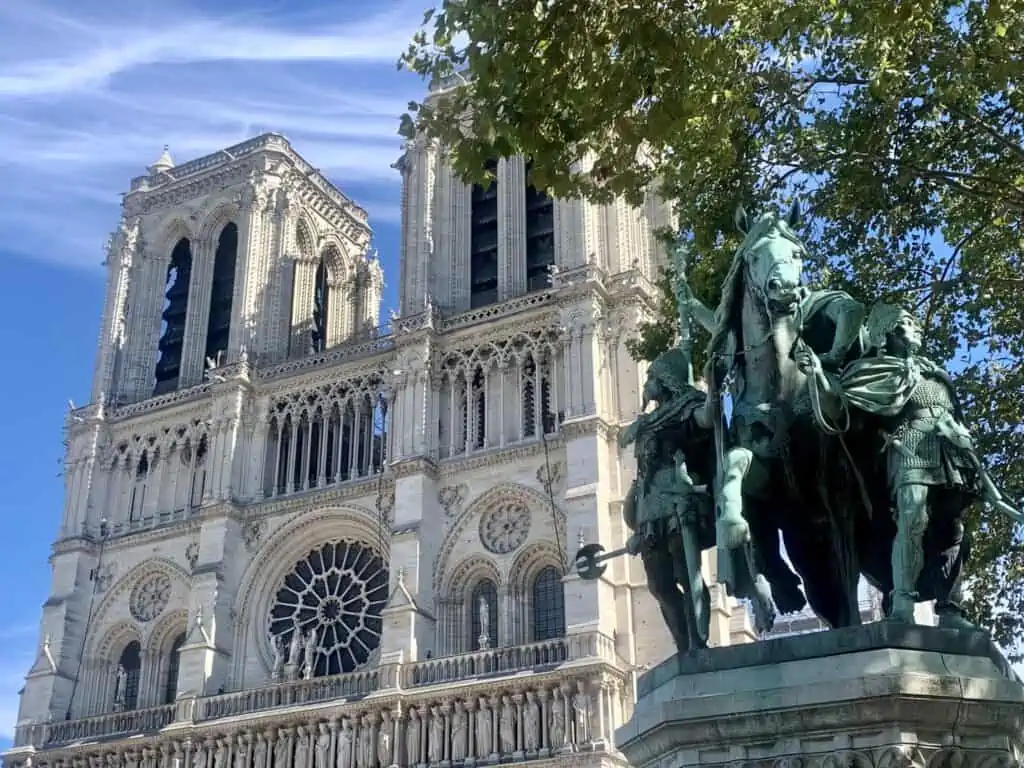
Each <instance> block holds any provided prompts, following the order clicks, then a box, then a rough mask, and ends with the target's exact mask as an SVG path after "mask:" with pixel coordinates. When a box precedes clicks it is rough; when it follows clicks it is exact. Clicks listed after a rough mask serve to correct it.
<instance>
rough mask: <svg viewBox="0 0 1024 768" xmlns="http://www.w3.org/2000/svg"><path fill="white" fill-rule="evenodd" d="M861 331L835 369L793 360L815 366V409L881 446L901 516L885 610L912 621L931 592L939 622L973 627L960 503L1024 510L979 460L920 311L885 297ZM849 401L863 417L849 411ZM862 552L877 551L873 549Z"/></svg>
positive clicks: (809, 359) (810, 356)
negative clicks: (963, 600)
mask: <svg viewBox="0 0 1024 768" xmlns="http://www.w3.org/2000/svg"><path fill="white" fill-rule="evenodd" d="M865 335H866V337H867V347H868V348H867V350H866V354H865V355H864V356H863V357H862V358H860V359H858V360H854V361H853V362H851V363H850V364H849V365H847V366H846V367H845V368H843V370H842V371H841V372H839V373H838V375H833V374H830V373H828V372H826V371H825V369H824V366H823V365H822V363H821V361H820V360H819V359H818V358H817V356H816V355H815V354H814V353H813V352H812V351H811V350H809V349H802V350H800V351H799V352H798V353H797V362H798V364H799V365H800V367H801V368H802V369H803V370H805V371H807V372H809V373H811V374H812V375H813V376H814V385H813V388H814V390H815V398H816V399H818V398H820V402H821V404H822V408H821V411H820V415H819V418H822V417H827V418H828V419H829V420H830V421H831V422H836V421H838V422H841V423H845V424H847V425H850V426H848V427H847V428H846V430H843V431H847V430H849V429H850V428H851V427H854V428H856V429H858V430H860V431H861V432H862V433H865V434H866V436H867V437H868V438H869V439H868V440H867V441H864V442H863V443H862V444H864V445H866V446H868V447H869V448H875V446H876V445H878V446H879V447H880V451H879V452H880V453H881V454H882V455H883V456H884V462H885V468H884V469H885V471H884V479H885V483H884V493H885V497H884V500H883V502H882V503H883V504H885V503H886V502H889V504H890V505H891V507H892V508H893V511H894V515H893V517H894V518H895V531H894V532H892V535H891V536H887V537H885V538H884V539H883V541H881V542H879V543H881V544H884V543H885V541H886V540H888V541H891V548H890V551H891V555H890V561H891V569H892V571H891V579H887V580H885V582H884V583H883V584H879V585H878V586H882V587H886V586H887V587H889V588H890V591H889V594H888V599H887V604H886V613H887V614H888V615H889V616H890V617H891V618H893V619H896V620H899V621H905V622H910V623H912V622H913V621H914V606H915V604H916V603H917V602H918V601H920V600H935V610H936V613H937V614H938V616H939V624H940V626H946V627H953V628H967V627H970V626H971V625H970V624H969V623H968V622H967V621H966V619H964V617H963V611H962V608H961V606H960V603H959V599H960V591H961V577H962V571H963V566H964V563H965V561H966V558H967V556H968V554H969V549H970V547H969V541H968V540H966V539H965V535H964V526H963V513H964V512H965V510H966V509H967V507H968V506H970V505H971V504H972V503H974V502H976V501H983V502H987V503H989V504H991V505H992V506H993V507H995V508H996V509H998V510H999V511H1001V512H1003V513H1004V514H1007V515H1009V516H1010V517H1011V518H1012V519H1014V520H1016V521H1018V522H1020V520H1021V515H1020V513H1019V512H1018V511H1017V510H1015V509H1014V508H1013V507H1012V506H1011V505H1010V504H1008V503H1007V502H1006V501H1005V500H1004V499H1003V496H1002V494H1001V493H1000V492H999V490H998V489H997V488H996V487H995V485H994V484H993V482H992V480H991V478H989V476H988V473H987V472H986V471H985V469H984V467H983V466H982V463H981V460H980V458H979V457H978V454H977V452H976V450H975V447H974V441H973V439H972V437H971V433H970V430H969V429H968V428H967V426H966V425H965V423H964V416H963V412H962V411H961V408H960V403H959V400H958V398H957V396H956V391H955V389H954V387H953V383H952V381H951V380H950V378H949V376H948V375H947V374H946V372H945V371H944V370H942V369H941V368H940V367H939V366H938V365H936V364H935V363H933V362H932V361H931V360H928V359H927V358H925V357H923V356H922V355H921V354H920V351H921V342H922V338H921V328H920V326H919V324H918V321H917V319H916V318H915V317H914V316H913V315H912V314H911V313H910V312H908V311H907V310H906V309H904V308H903V307H900V306H898V305H895V304H888V303H879V304H876V305H875V306H874V307H873V308H872V310H871V313H870V315H869V316H868V319H867V322H866V324H865ZM849 410H853V411H857V412H859V413H858V415H859V418H858V419H856V420H854V419H851V418H849V413H848V411H849ZM822 427H823V428H824V429H828V428H829V427H830V423H828V422H824V421H823V423H822ZM871 437H874V438H876V439H875V440H871V439H870V438H871ZM867 468H868V469H869V467H867ZM863 474H864V476H870V475H869V474H868V473H863ZM875 496H876V498H877V497H878V494H877V493H875ZM887 506H888V505H887ZM863 554H864V555H865V556H866V559H867V560H870V559H871V554H872V553H870V552H865V553H863Z"/></svg>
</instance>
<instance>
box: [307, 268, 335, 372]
mask: <svg viewBox="0 0 1024 768" xmlns="http://www.w3.org/2000/svg"><path fill="white" fill-rule="evenodd" d="M329 275H330V272H329V270H328V267H327V262H326V261H325V260H324V258H323V257H322V256H321V257H320V261H319V262H318V263H317V265H316V273H315V275H314V276H313V330H312V332H311V341H312V347H313V353H314V354H319V353H321V352H324V351H325V350H326V349H327V345H328V322H329V318H330V311H331V301H330V299H331V281H330V277H329Z"/></svg>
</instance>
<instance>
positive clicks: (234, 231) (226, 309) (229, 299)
mask: <svg viewBox="0 0 1024 768" xmlns="http://www.w3.org/2000/svg"><path fill="white" fill-rule="evenodd" d="M237 262H238V225H237V224H235V223H234V222H233V221H229V222H228V223H227V224H225V225H224V226H223V228H221V230H220V235H218V237H217V249H216V251H215V252H214V255H213V279H212V281H211V284H210V312H209V316H208V319H207V323H206V349H205V351H204V355H205V357H206V359H207V360H213V361H214V362H215V363H216V364H217V365H222V364H223V363H224V362H225V360H224V358H225V357H226V356H227V352H228V344H229V342H230V338H231V313H232V309H233V307H232V305H233V303H234V296H235V267H236V266H237Z"/></svg>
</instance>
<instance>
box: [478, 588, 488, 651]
mask: <svg viewBox="0 0 1024 768" xmlns="http://www.w3.org/2000/svg"><path fill="white" fill-rule="evenodd" d="M476 610H477V616H478V617H479V619H480V637H479V642H480V650H481V651H484V650H487V648H488V646H489V645H490V642H491V640H490V638H491V611H490V606H488V604H487V598H486V597H484V596H483V595H480V597H479V599H478V600H477V603H476Z"/></svg>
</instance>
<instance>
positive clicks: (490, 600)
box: [469, 579, 498, 651]
mask: <svg viewBox="0 0 1024 768" xmlns="http://www.w3.org/2000/svg"><path fill="white" fill-rule="evenodd" d="M482 606H486V608H487V613H486V616H487V621H486V624H487V627H486V629H487V647H488V648H497V647H498V588H497V587H496V586H494V582H493V581H491V580H490V579H484V580H483V581H481V582H479V583H478V584H477V585H476V586H475V587H473V596H472V598H471V600H470V604H469V612H470V616H471V619H470V622H469V649H470V650H472V651H475V650H477V649H479V648H480V636H481V635H482V634H483V633H484V622H481V621H480V616H481V608H482Z"/></svg>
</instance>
